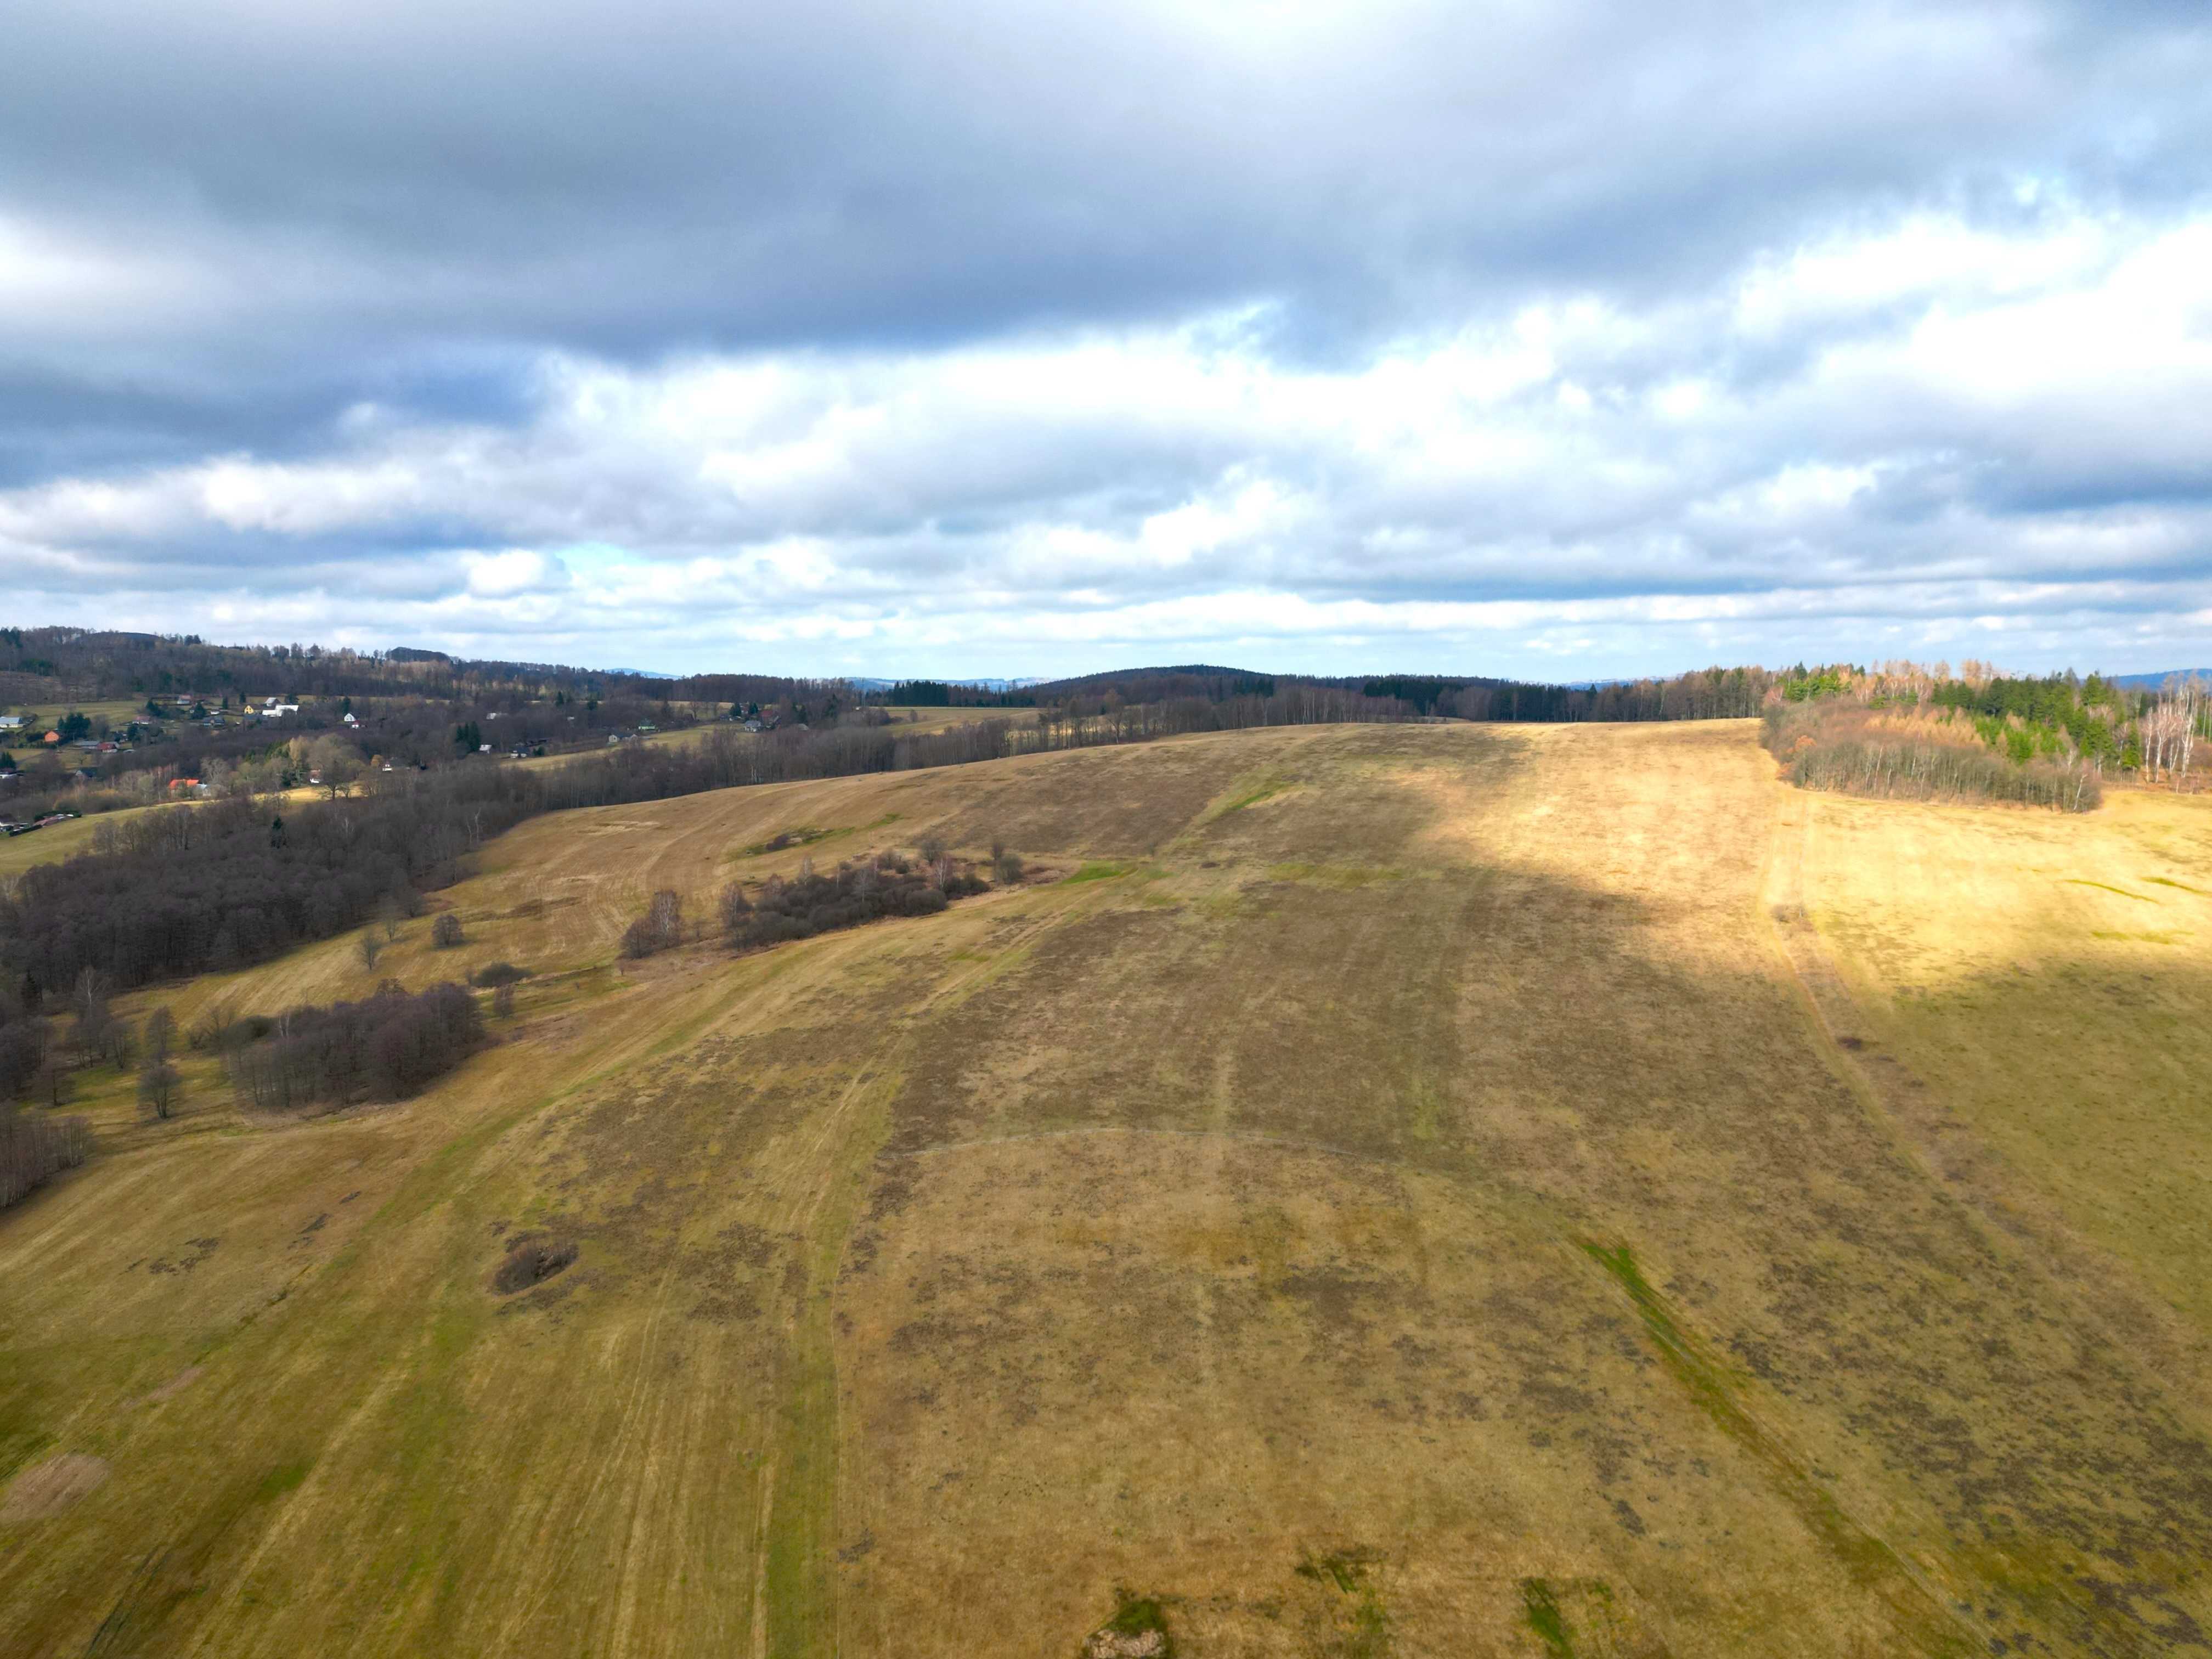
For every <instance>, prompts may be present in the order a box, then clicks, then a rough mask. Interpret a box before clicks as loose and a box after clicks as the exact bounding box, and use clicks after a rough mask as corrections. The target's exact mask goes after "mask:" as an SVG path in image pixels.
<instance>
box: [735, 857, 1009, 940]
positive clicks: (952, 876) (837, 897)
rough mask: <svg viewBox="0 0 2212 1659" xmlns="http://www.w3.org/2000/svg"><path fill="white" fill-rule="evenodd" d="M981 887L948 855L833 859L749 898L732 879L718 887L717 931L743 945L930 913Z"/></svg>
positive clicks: (983, 886)
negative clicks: (927, 860)
mask: <svg viewBox="0 0 2212 1659" xmlns="http://www.w3.org/2000/svg"><path fill="white" fill-rule="evenodd" d="M988 890H990V884H989V883H988V882H987V881H985V880H983V879H982V878H981V877H979V876H976V875H975V874H973V873H971V872H966V871H962V870H958V869H957V868H955V867H954V866H953V864H952V862H951V860H949V859H939V860H938V861H937V862H936V864H935V865H934V866H930V865H927V864H924V863H919V862H914V861H909V860H907V859H906V858H904V857H902V856H901V855H900V854H896V853H881V854H877V855H876V856H875V857H873V858H871V859H862V860H856V861H854V862H852V863H849V864H843V865H840V866H838V868H837V869H836V872H835V873H833V874H830V875H826V876H824V875H817V874H815V873H814V872H811V871H809V870H805V869H802V870H801V872H800V873H799V875H798V876H796V877H795V878H793V879H792V880H790V881H785V880H784V879H783V878H781V877H778V876H770V877H769V878H768V880H767V881H766V882H765V883H764V884H763V885H762V887H761V889H760V890H759V892H758V893H757V894H755V895H753V896H747V895H746V893H745V891H744V889H743V888H742V887H739V886H738V885H736V884H732V885H731V886H729V887H727V888H726V889H725V890H723V893H722V903H721V919H722V930H723V933H725V935H726V937H727V938H728V939H729V942H730V943H731V944H732V945H735V946H736V947H737V948H738V949H739V950H750V949H753V948H755V947H757V946H759V945H776V944H781V942H782V941H783V940H785V939H811V938H812V937H813V936H814V935H815V934H817V933H833V932H835V931H836V930H837V929H839V928H841V927H860V926H862V925H864V924H865V923H867V922H871V921H881V920H882V919H883V918H884V917H885V916H926V915H934V914H935V913H936V912H938V911H939V910H942V909H943V908H945V905H946V903H947V902H950V901H951V900H953V899H957V898H965V897H966V896H969V894H971V893H981V892H987V891H988Z"/></svg>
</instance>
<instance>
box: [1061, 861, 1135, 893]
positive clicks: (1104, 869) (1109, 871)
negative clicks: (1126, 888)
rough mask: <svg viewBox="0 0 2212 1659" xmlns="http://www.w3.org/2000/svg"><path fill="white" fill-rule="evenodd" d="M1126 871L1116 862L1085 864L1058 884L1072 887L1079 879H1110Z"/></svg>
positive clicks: (1126, 872)
mask: <svg viewBox="0 0 2212 1659" xmlns="http://www.w3.org/2000/svg"><path fill="white" fill-rule="evenodd" d="M1128 873H1129V872H1128V871H1127V869H1125V868H1124V867H1123V866H1121V865H1118V864H1086V865H1085V866H1083V867H1082V868H1081V869H1079V870H1078V871H1077V872H1075V873H1074V874H1073V875H1072V876H1070V877H1068V878H1067V879H1066V881H1064V882H1062V883H1061V885H1062V886H1064V887H1073V886H1074V885H1075V884H1076V883H1077V882H1079V881H1111V880H1113V879H1114V878H1115V877H1116V876H1126V875H1127V874H1128Z"/></svg>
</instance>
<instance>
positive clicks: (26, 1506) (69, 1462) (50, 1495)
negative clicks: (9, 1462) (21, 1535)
mask: <svg viewBox="0 0 2212 1659" xmlns="http://www.w3.org/2000/svg"><path fill="white" fill-rule="evenodd" d="M106 1479H107V1464H106V1461H105V1460H104V1459H101V1458H98V1457H88V1456H87V1455H85V1454H84V1453H82V1452H64V1453H63V1454H62V1455H60V1456H59V1457H49V1458H48V1459H47V1460H46V1462H43V1463H34V1464H33V1465H32V1466H31V1467H30V1468H27V1469H25V1470H24V1471H23V1472H22V1474H19V1475H17V1476H16V1477H15V1485H13V1486H10V1487H9V1488H8V1500H7V1502H5V1503H4V1504H0V1526H15V1525H16V1524H19V1523H20V1522H25V1521H43V1520H45V1519H46V1517H47V1516H50V1515H59V1514H60V1513H61V1512H62V1511H63V1510H65V1509H67V1508H68V1507H69V1506H70V1504H74V1503H76V1500H77V1499H78V1498H82V1497H83V1496H84V1495H85V1494H86V1493H87V1492H90V1491H91V1490H92V1489H93V1488H94V1487H95V1486H98V1485H99V1484H100V1482H101V1481H103V1480H106Z"/></svg>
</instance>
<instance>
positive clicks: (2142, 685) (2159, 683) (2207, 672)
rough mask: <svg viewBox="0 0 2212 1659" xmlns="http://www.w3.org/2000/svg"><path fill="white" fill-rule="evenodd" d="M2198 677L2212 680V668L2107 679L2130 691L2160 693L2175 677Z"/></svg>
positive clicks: (2116, 675) (2183, 669)
mask: <svg viewBox="0 0 2212 1659" xmlns="http://www.w3.org/2000/svg"><path fill="white" fill-rule="evenodd" d="M2177 674H2179V675H2183V676H2187V675H2191V674H2194V675H2196V676H2197V678H2199V679H2203V680H2212V668H2169V669H2166V670H2165V671H2162V672H2160V673H2156V674H2107V675H2106V677H2105V678H2106V680H2107V681H2109V682H2110V683H2111V684H2114V685H2120V686H2125V687H2126V688H2127V689H2128V690H2130V691H2158V690H2163V689H2164V688H2165V685H2166V682H2167V681H2168V680H2170V679H2172V678H2173V677H2174V676H2175V675H2177Z"/></svg>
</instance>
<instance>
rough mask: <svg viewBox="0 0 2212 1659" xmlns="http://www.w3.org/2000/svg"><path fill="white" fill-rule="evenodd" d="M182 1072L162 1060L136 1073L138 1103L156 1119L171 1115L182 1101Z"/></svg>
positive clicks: (183, 1082) (183, 1088) (183, 1081)
mask: <svg viewBox="0 0 2212 1659" xmlns="http://www.w3.org/2000/svg"><path fill="white" fill-rule="evenodd" d="M184 1085H185V1079H184V1074H183V1073H181V1072H179V1071H178V1070H177V1068H176V1067H175V1066H172V1065H170V1064H169V1063H168V1062H167V1061H166V1060H164V1061H162V1062H161V1064H160V1065H158V1066H147V1067H145V1068H144V1069H143V1071H141V1072H140V1073H138V1104H139V1106H140V1107H141V1108H142V1109H144V1110H146V1111H148V1112H150V1113H152V1114H153V1115H154V1116H155V1117H156V1118H158V1119H164V1120H166V1119H167V1118H169V1117H171V1116H173V1115H174V1114H175V1112H176V1109H177V1108H178V1106H179V1105H180V1104H181V1103H183V1100H184V1093H185V1086H184Z"/></svg>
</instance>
